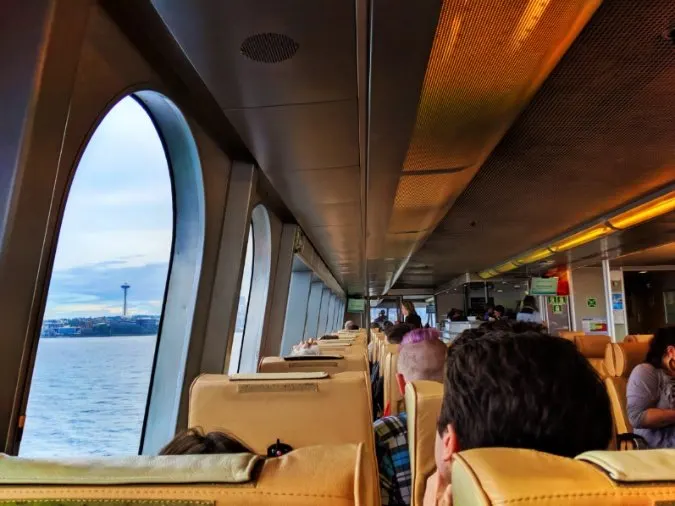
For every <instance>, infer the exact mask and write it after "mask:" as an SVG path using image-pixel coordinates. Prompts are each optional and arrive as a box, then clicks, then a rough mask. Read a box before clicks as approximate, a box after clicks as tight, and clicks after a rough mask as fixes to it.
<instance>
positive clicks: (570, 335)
mask: <svg viewBox="0 0 675 506" xmlns="http://www.w3.org/2000/svg"><path fill="white" fill-rule="evenodd" d="M558 335H559V336H560V337H564V338H565V339H569V340H570V341H574V338H575V337H577V336H583V335H585V333H584V332H577V331H574V330H559V331H558Z"/></svg>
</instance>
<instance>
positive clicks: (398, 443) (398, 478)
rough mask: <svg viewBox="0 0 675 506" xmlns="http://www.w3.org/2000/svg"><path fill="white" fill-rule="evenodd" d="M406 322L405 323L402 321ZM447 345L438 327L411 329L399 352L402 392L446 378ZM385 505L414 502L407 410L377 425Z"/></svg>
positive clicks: (383, 419) (377, 448)
mask: <svg viewBox="0 0 675 506" xmlns="http://www.w3.org/2000/svg"><path fill="white" fill-rule="evenodd" d="M402 325H403V324H402ZM446 350H447V346H445V344H443V342H442V341H441V340H440V333H439V332H438V330H436V329H416V330H412V331H411V332H408V333H407V334H406V335H405V337H404V338H403V341H402V343H401V348H400V350H399V355H398V366H397V369H398V372H397V374H396V382H397V384H398V388H399V390H400V391H401V394H403V393H404V392H405V384H406V383H407V382H409V381H415V380H430V381H438V382H439V383H440V382H442V381H443V367H444V366H445V353H446ZM374 430H375V443H376V451H377V462H378V466H379V470H380V473H379V474H380V490H381V496H382V505H383V506H386V505H400V504H405V505H407V504H410V485H411V471H410V453H409V451H408V424H407V418H406V414H405V413H399V414H398V415H396V416H384V417H383V418H380V419H379V420H377V421H376V422H375V424H374Z"/></svg>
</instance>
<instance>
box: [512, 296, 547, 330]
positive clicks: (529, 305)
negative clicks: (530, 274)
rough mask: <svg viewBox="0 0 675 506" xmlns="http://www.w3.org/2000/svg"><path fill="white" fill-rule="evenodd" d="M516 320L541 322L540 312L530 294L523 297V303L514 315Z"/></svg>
mask: <svg viewBox="0 0 675 506" xmlns="http://www.w3.org/2000/svg"><path fill="white" fill-rule="evenodd" d="M516 320H518V321H519V322H534V323H541V321H542V320H541V314H540V313H539V308H538V307H537V300H536V299H535V298H534V297H533V296H532V295H526V296H525V297H524V298H523V304H522V305H521V306H520V311H519V312H518V314H517V315H516Z"/></svg>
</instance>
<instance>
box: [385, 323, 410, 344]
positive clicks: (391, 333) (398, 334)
mask: <svg viewBox="0 0 675 506" xmlns="http://www.w3.org/2000/svg"><path fill="white" fill-rule="evenodd" d="M412 329H413V328H412V327H411V326H410V325H408V324H407V323H397V324H396V325H392V326H391V327H389V329H387V330H386V331H385V333H384V335H385V336H387V342H388V343H389V344H401V341H403V337H405V335H406V334H407V333H408V332H410V331H411V330H412Z"/></svg>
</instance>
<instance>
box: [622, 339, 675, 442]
mask: <svg viewBox="0 0 675 506" xmlns="http://www.w3.org/2000/svg"><path fill="white" fill-rule="evenodd" d="M626 398H627V399H626V400H627V404H628V406H627V408H628V419H629V420H630V423H631V425H633V430H634V432H635V433H636V434H638V435H640V436H642V437H643V438H645V440H646V441H647V443H648V444H649V446H650V447H651V448H675V327H666V328H662V329H659V330H658V331H657V332H656V334H655V335H654V338H653V339H652V340H651V342H650V343H649V351H648V352H647V356H646V358H645V361H644V363H642V364H640V365H638V366H637V367H635V369H633V372H631V375H630V378H629V379H628V386H627V388H626Z"/></svg>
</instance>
